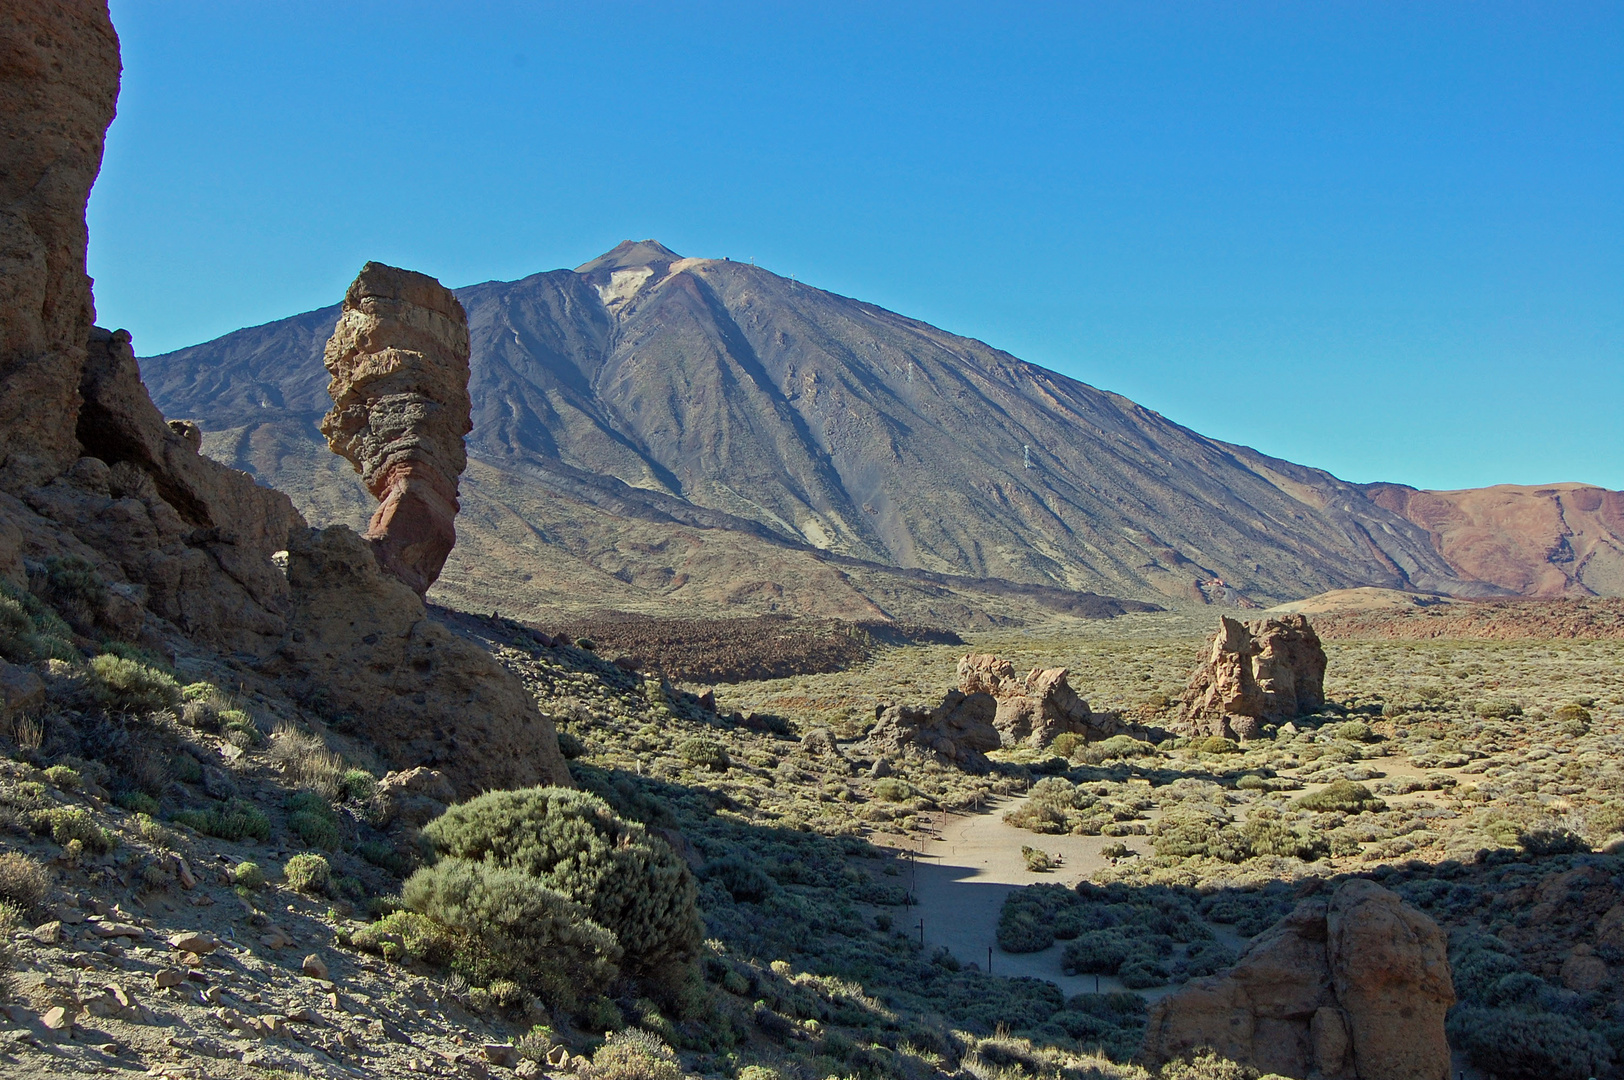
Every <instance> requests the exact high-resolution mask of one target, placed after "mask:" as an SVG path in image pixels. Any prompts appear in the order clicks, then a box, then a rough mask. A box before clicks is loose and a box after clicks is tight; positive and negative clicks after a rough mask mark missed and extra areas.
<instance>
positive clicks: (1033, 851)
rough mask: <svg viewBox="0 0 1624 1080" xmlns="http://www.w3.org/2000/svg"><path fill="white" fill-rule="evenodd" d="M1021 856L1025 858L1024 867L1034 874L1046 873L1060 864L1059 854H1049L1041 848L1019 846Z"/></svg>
mask: <svg viewBox="0 0 1624 1080" xmlns="http://www.w3.org/2000/svg"><path fill="white" fill-rule="evenodd" d="M1021 858H1022V859H1025V860H1026V868H1027V869H1028V870H1030V871H1032V873H1034V874H1047V873H1048V872H1049V871H1050V870H1053V869H1054V868H1055V867H1057V866H1059V865H1060V856H1058V855H1051V854H1049V853H1048V852H1047V851H1044V850H1042V849H1041V848H1035V847H1026V846H1022V848H1021Z"/></svg>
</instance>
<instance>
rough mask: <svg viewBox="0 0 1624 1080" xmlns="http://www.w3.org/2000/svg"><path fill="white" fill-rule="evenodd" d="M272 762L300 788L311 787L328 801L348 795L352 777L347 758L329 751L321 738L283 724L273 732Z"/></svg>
mask: <svg viewBox="0 0 1624 1080" xmlns="http://www.w3.org/2000/svg"><path fill="white" fill-rule="evenodd" d="M270 756H271V762H272V763H273V764H275V765H276V766H277V767H278V768H280V769H281V770H282V775H283V776H284V777H286V778H287V779H288V781H289V782H290V783H292V784H294V785H295V786H297V787H302V788H309V789H310V790H311V791H315V792H318V793H320V794H321V795H322V796H323V797H324V798H326V799H336V798H338V797H339V796H340V795H341V794H342V793H343V792H344V778H345V776H347V775H348V772H347V768H346V766H345V764H344V759H343V758H342V757H340V756H339V755H338V754H335V753H334V752H333V751H331V750H329V749H328V748H327V744H326V743H324V742H322V740H321V737H320V736H318V735H316V734H314V733H312V732H305V731H300V730H299V729H297V728H295V727H293V726H291V725H286V724H279V725H278V726H277V727H276V729H275V730H274V731H272V732H271V751H270Z"/></svg>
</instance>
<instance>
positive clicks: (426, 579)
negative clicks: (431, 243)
mask: <svg viewBox="0 0 1624 1080" xmlns="http://www.w3.org/2000/svg"><path fill="white" fill-rule="evenodd" d="M324 362H325V363H326V365H327V370H328V372H329V373H330V374H331V375H332V381H331V383H329V385H328V388H327V391H328V393H329V394H330V395H331V396H332V399H333V408H332V411H330V412H329V413H328V414H327V415H326V416H325V417H323V418H322V422H321V431H322V434H323V435H325V436H327V445H328V446H330V447H331V448H332V450H333V452H334V453H336V454H339V455H341V456H342V457H344V458H346V459H347V460H349V462H350V463H351V464H352V465H354V466H355V468H356V470H357V471H358V472H359V473H360V474H361V479H362V481H363V482H364V483H365V484H366V486H367V490H368V491H370V492H372V494H373V496H374V497H375V498H377V499H378V509H377V512H376V513H374V514H373V515H372V522H371V525H370V526H369V528H368V530H367V539H368V540H369V541H371V543H372V547H373V553H374V554H375V555H376V556H377V559H378V563H379V565H381V566H382V567H383V568H384V569H386V570H388V571H389V572H390V573H391V574H393V575H394V576H395V577H397V578H399V579H400V580H401V581H403V582H405V583H406V584H407V585H409V586H411V587H412V589H413V590H415V591H416V592H417V594H418V595H419V596H421V595H423V594H424V593H426V592H428V590H429V586H431V585H433V584H434V582H435V580H436V579H437V578H438V577H439V576H440V570H441V568H442V567H443V566H445V560H446V557H447V556H448V555H450V554H451V549H452V547H453V546H454V545H455V544H456V542H457V532H456V524H455V519H456V516H457V511H458V509H459V506H458V503H457V481H458V478H459V477H461V476H462V470H463V468H464V467H465V466H466V465H467V464H468V456H467V453H466V452H465V450H464V448H463V436H465V435H467V434H468V432H469V431H470V430H472V427H473V424H472V421H471V420H470V418H469V414H470V402H469V398H468V316H467V314H466V313H465V312H464V311H463V309H462V304H461V303H459V302H458V301H457V298H456V297H455V296H453V295H452V293H451V290H450V289H447V288H446V287H445V286H443V285H441V284H440V283H439V282H438V281H435V280H434V279H433V278H431V277H429V276H427V275H425V274H419V273H415V272H413V271H411V270H401V269H398V268H396V267H393V266H385V265H384V264H382V263H376V262H369V263H367V264H366V265H365V266H363V267H362V268H361V273H360V274H359V276H357V277H356V279H355V281H354V282H353V283H351V285H350V287H349V291H348V292H346V293H345V295H344V308H343V312H342V313H341V314H340V315H339V318H338V326H337V327H336V328H335V329H334V331H333V336H332V338H331V339H330V340H329V341H328V342H327V351H326V354H325V357H324Z"/></svg>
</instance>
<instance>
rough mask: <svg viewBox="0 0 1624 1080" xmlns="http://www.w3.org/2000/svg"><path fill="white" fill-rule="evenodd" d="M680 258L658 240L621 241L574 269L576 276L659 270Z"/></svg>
mask: <svg viewBox="0 0 1624 1080" xmlns="http://www.w3.org/2000/svg"><path fill="white" fill-rule="evenodd" d="M680 258H682V256H681V255H678V254H677V253H676V252H675V251H672V250H671V249H670V248H668V247H666V246H665V245H664V244H662V243H660V242H659V241H658V240H622V241H621V242H620V243H618V244H616V245H615V246H614V247H612V248H610V249H609V250H608V251H606V252H604V253H603V254H602V255H599V256H598V257H597V258H596V259H593V260H592V261H591V262H585V263H582V264H581V265H580V266H577V267H576V268H575V272H576V273H577V274H590V273H593V272H594V271H599V270H628V269H632V268H634V267H639V266H649V267H655V268H661V267H665V266H669V265H671V264H672V263H674V262H676V261H677V260H678V259H680Z"/></svg>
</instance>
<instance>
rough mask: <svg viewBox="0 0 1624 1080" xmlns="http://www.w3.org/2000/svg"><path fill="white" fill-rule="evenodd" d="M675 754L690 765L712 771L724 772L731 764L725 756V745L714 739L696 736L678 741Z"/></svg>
mask: <svg viewBox="0 0 1624 1080" xmlns="http://www.w3.org/2000/svg"><path fill="white" fill-rule="evenodd" d="M677 756H678V757H680V758H682V759H683V760H684V761H686V762H688V763H689V764H690V765H697V766H699V767H700V768H702V769H709V770H711V771H712V772H726V771H727V770H728V766H730V765H732V764H733V762H732V760H731V759H730V758H729V757H728V756H727V747H725V746H723V745H722V744H721V743H719V742H716V741H715V740H714V739H702V738H700V737H698V736H695V737H693V738H691V739H684V740H683V741H682V742H680V743H678V744H677Z"/></svg>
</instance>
